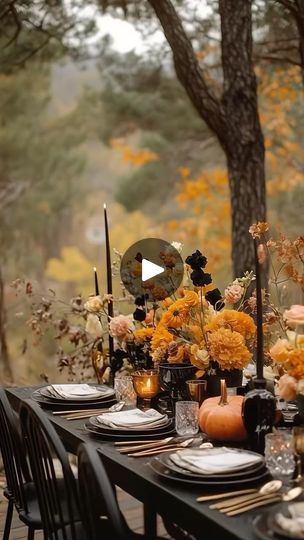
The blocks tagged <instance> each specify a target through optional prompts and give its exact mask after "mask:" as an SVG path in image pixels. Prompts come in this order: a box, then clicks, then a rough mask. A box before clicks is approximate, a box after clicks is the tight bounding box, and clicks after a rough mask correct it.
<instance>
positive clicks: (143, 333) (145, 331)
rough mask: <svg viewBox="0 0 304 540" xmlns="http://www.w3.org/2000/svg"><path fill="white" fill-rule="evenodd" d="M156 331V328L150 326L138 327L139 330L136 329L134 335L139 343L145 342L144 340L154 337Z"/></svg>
mask: <svg viewBox="0 0 304 540" xmlns="http://www.w3.org/2000/svg"><path fill="white" fill-rule="evenodd" d="M154 332H155V328H152V327H151V326H150V327H149V328H138V330H134V332H133V335H134V339H135V341H137V343H143V342H144V341H148V340H149V339H152V336H153V334H154Z"/></svg>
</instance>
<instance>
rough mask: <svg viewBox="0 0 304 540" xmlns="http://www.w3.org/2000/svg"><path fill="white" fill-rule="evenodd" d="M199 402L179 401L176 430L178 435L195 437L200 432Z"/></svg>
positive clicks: (176, 412) (177, 403) (176, 407)
mask: <svg viewBox="0 0 304 540" xmlns="http://www.w3.org/2000/svg"><path fill="white" fill-rule="evenodd" d="M198 411H199V406H198V402H197V401H177V402H176V405H175V429H176V431H177V433H178V435H195V434H196V433H197V432H198Z"/></svg>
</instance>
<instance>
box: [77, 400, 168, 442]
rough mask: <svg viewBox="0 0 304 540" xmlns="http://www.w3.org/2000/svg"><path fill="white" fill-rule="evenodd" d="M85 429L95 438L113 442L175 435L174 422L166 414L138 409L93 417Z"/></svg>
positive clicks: (153, 410)
mask: <svg viewBox="0 0 304 540" xmlns="http://www.w3.org/2000/svg"><path fill="white" fill-rule="evenodd" d="M85 429H86V430H87V431H89V432H90V433H91V434H94V435H95V436H96V435H97V436H99V437H102V438H106V439H112V440H113V439H114V440H115V439H126V440H132V439H133V440H141V439H145V438H148V439H152V438H158V439H160V438H165V437H168V436H170V435H173V434H175V426H174V421H173V420H172V419H170V418H168V416H167V415H166V414H162V413H159V412H158V411H156V410H155V409H148V410H147V411H142V410H140V409H138V408H133V409H129V410H128V409H127V410H122V411H118V412H107V413H103V414H100V415H97V416H91V417H90V418H89V420H88V422H86V423H85Z"/></svg>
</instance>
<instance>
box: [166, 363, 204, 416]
mask: <svg viewBox="0 0 304 540" xmlns="http://www.w3.org/2000/svg"><path fill="white" fill-rule="evenodd" d="M195 372H196V367H195V366H193V365H192V364H169V363H166V364H159V380H160V385H161V387H162V389H163V390H167V391H169V394H170V398H171V405H172V410H173V411H174V409H175V403H176V401H182V400H186V401H187V400H190V395H189V391H188V388H187V385H186V381H188V380H190V379H193V377H194V375H195Z"/></svg>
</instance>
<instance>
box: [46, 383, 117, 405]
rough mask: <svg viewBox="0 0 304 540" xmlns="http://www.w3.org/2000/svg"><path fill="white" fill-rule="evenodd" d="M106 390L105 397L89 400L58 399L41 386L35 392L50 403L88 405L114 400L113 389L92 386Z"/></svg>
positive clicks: (103, 386) (90, 398)
mask: <svg viewBox="0 0 304 540" xmlns="http://www.w3.org/2000/svg"><path fill="white" fill-rule="evenodd" d="M99 387H101V388H106V389H107V392H108V393H107V394H106V395H101V396H99V397H94V398H92V397H89V398H86V399H81V398H80V399H77V398H64V397H60V396H58V397H57V396H53V395H52V394H51V393H50V392H49V390H48V386H43V387H42V388H39V389H38V390H36V392H37V393H38V394H40V395H41V396H42V397H45V398H46V399H49V400H51V401H54V402H55V403H62V402H64V403H79V402H81V403H87V404H90V403H91V402H94V401H104V400H107V401H108V400H109V399H114V398H115V392H114V390H113V388H108V387H105V385H96V386H94V388H97V389H98V388H99Z"/></svg>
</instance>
